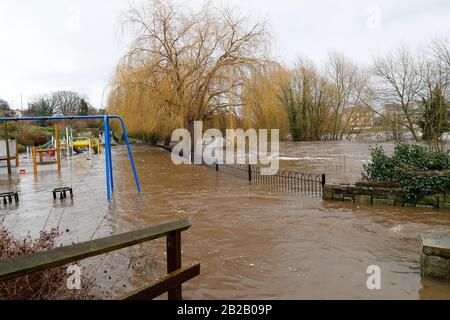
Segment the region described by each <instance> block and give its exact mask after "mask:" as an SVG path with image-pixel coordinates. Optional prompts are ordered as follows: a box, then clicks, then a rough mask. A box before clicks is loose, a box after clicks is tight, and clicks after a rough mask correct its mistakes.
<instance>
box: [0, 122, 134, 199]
mask: <svg viewBox="0 0 450 320" xmlns="http://www.w3.org/2000/svg"><path fill="white" fill-rule="evenodd" d="M76 119H85V120H87V119H103V127H104V133H105V138H104V139H105V165H106V195H107V199H108V201H110V200H111V193H114V173H113V167H112V153H111V140H110V126H109V120H111V119H118V120H119V121H120V124H121V126H122V130H123V137H124V139H125V142H126V145H127V151H128V157H129V159H130V164H131V168H132V170H133V175H134V180H135V183H136V189H137V192H139V193H140V192H141V186H140V184H139V178H138V175H137V171H136V166H135V163H134V159H133V153H132V152H131V146H130V142H129V140H128V133H127V130H126V127H125V123H124V121H123V119H122V117H120V116H116V115H110V116H108V115H105V116H58V117H23V118H0V122H7V121H60V120H76ZM56 143H57V145H59V139H56ZM58 149H59V147H58ZM56 154H57V155H58V154H59V153H58V151H57V152H56Z"/></svg>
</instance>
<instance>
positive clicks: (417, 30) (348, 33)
mask: <svg viewBox="0 0 450 320" xmlns="http://www.w3.org/2000/svg"><path fill="white" fill-rule="evenodd" d="M139 2H142V1H140V0H134V1H133V2H130V1H128V0H63V1H61V0H59V1H58V0H39V1H32V0H0V24H1V27H0V98H3V99H5V100H7V101H9V102H10V103H13V106H14V107H15V108H19V109H20V101H21V99H20V97H21V94H22V95H23V105H24V107H26V105H27V102H28V101H29V100H30V99H32V98H33V97H35V96H36V95H39V94H42V93H48V92H52V91H56V90H73V91H77V92H80V93H81V94H83V95H86V96H87V97H88V98H89V100H90V102H91V103H92V104H93V105H94V106H95V107H97V108H99V107H104V106H105V101H106V99H105V95H106V93H107V91H106V90H107V86H108V83H109V81H110V79H111V77H112V75H113V73H114V68H115V66H116V64H117V62H118V60H119V59H120V57H121V56H123V55H124V54H125V53H126V50H127V47H128V43H129V39H126V37H124V36H123V35H122V34H121V32H120V30H121V29H120V21H121V14H122V13H123V12H124V11H126V10H127V8H128V7H129V5H130V3H139ZM175 2H177V1H175ZM201 2H202V1H200V0H193V1H192V0H191V1H189V2H184V3H185V4H188V5H191V6H198V5H199V4H200V3H201ZM215 3H217V5H223V6H226V5H229V4H231V5H232V6H234V7H238V8H240V10H239V11H240V12H242V13H246V14H249V15H250V16H252V17H253V18H254V19H261V18H265V19H266V20H267V21H268V23H269V27H270V29H271V31H272V34H273V36H274V45H273V53H274V55H275V57H277V58H279V59H282V60H283V61H285V63H287V64H289V63H292V62H293V61H294V60H295V58H296V57H297V56H299V55H301V56H305V57H309V58H311V59H313V60H314V61H316V62H317V63H320V62H322V61H323V60H324V59H325V58H326V55H327V53H328V51H329V50H332V49H333V50H338V51H340V52H342V53H344V54H346V55H347V56H349V57H351V58H353V59H354V60H356V61H358V62H360V63H362V64H369V63H370V62H371V60H372V57H373V56H375V55H378V54H382V53H383V52H386V51H388V50H390V49H392V48H395V47H396V46H398V45H399V44H405V45H409V46H412V47H418V46H421V45H424V44H425V43H426V42H427V41H429V40H430V39H431V38H432V37H434V36H437V35H443V34H448V33H449V32H450V1H448V0H409V1H407V0H395V1H388V0H370V1H367V0H362V1H361V0H345V1H344V0H342V1H336V0H314V1H311V0H309V1H307V0H245V1H242V0H222V1H220V0H216V1H215Z"/></svg>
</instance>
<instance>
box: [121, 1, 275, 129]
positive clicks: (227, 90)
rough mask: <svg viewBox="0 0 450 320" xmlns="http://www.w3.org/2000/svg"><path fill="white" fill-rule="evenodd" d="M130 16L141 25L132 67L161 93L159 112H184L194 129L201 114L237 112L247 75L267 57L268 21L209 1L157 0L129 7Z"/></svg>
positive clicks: (150, 87)
mask: <svg viewBox="0 0 450 320" xmlns="http://www.w3.org/2000/svg"><path fill="white" fill-rule="evenodd" d="M127 22H129V23H131V25H132V27H133V28H134V30H135V31H136V39H135V41H134V43H133V49H132V50H131V51H130V52H129V54H128V55H127V57H126V63H125V65H126V66H127V67H126V68H128V69H127V70H128V71H130V70H131V71H132V72H133V71H137V72H138V73H136V74H135V76H134V77H133V78H134V79H133V80H134V81H137V82H139V83H140V84H139V85H140V87H141V89H142V88H146V90H150V91H153V95H154V96H156V97H158V98H159V99H160V100H159V101H158V102H157V103H155V104H154V105H153V108H155V109H156V110H153V111H152V112H153V113H154V114H161V112H162V114H166V115H167V114H181V115H182V117H183V123H184V126H185V127H186V128H188V129H189V130H192V129H193V122H194V121H196V120H203V121H207V120H211V119H212V118H214V117H216V116H219V115H223V114H236V112H237V110H238V108H239V107H241V104H242V103H241V99H240V97H241V92H242V87H243V85H244V81H243V79H245V77H246V76H248V75H249V73H250V70H251V69H252V68H253V67H254V66H255V65H258V64H260V63H263V62H264V60H265V54H264V53H265V52H266V51H267V50H266V49H267V43H268V41H267V39H268V38H267V37H268V34H267V32H266V29H265V25H264V23H260V22H257V23H254V24H251V23H250V21H249V20H248V19H247V18H245V17H240V16H238V15H236V14H235V12H233V11H232V10H218V9H216V8H214V7H213V6H212V5H211V4H210V3H207V4H206V5H205V6H203V7H202V8H201V10H199V11H198V12H192V11H191V10H189V9H188V8H184V7H180V6H175V5H173V4H172V3H171V2H169V1H163V0H152V1H150V5H148V6H141V7H139V8H134V9H132V10H130V12H129V13H128V16H127ZM137 75H138V76H137ZM167 92H171V94H170V95H168V94H167ZM114 94H115V93H114V90H113V95H114Z"/></svg>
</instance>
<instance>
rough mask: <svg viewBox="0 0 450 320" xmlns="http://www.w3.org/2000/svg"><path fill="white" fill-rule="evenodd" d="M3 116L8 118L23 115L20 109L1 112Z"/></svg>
mask: <svg viewBox="0 0 450 320" xmlns="http://www.w3.org/2000/svg"><path fill="white" fill-rule="evenodd" d="M0 114H1V116H2V117H6V118H21V117H22V116H23V114H22V111H20V110H5V111H1V112H0Z"/></svg>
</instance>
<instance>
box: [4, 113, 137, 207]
mask: <svg viewBox="0 0 450 320" xmlns="http://www.w3.org/2000/svg"><path fill="white" fill-rule="evenodd" d="M83 119H84V120H88V119H102V120H103V128H104V148H105V149H104V153H105V167H106V196H107V199H108V201H110V200H111V194H112V193H114V173H113V166H112V153H111V137H110V132H111V130H110V120H114V119H117V120H119V121H120V124H121V127H122V130H123V137H124V139H125V143H126V146H127V151H128V156H129V159H130V164H131V169H132V171H133V175H134V179H135V183H136V189H137V192H141V187H140V184H139V178H138V175H137V171H136V166H135V163H134V159H133V154H132V152H131V147H130V143H129V140H128V134H127V131H126V127H125V123H124V121H123V119H122V117H120V116H116V115H110V116H106V115H105V116H57V117H23V118H0V122H2V123H3V124H4V127H5V133H6V134H5V137H6V145H7V147H6V149H7V150H6V151H7V152H6V153H7V159H6V160H7V165H8V175H9V176H11V163H10V161H11V160H10V158H11V155H10V151H9V136H8V134H7V122H9V121H11V122H18V121H55V122H57V121H61V120H83ZM52 140H53V139H52ZM71 140H72V141H71ZM62 145H64V148H62ZM43 147H44V148H43ZM71 148H72V149H73V150H75V148H87V149H88V150H90V149H92V150H94V152H95V153H100V152H101V144H100V139H98V140H96V139H89V138H84V140H80V141H75V140H74V139H73V138H71V137H70V135H69V134H68V131H67V129H66V138H65V140H64V143H63V144H61V141H60V139H59V132H58V126H57V125H56V124H55V136H54V146H53V144H48V145H44V146H41V147H38V148H35V147H33V148H32V156H33V169H34V172H35V174H37V167H38V165H39V164H45V163H46V161H44V157H46V158H47V159H48V158H50V159H52V160H50V161H49V162H50V163H54V164H55V163H56V164H57V166H58V174H61V150H62V149H65V150H66V152H67V154H69V150H70V149H71ZM96 150H97V151H96ZM17 153H18V152H16V154H17ZM17 157H18V156H17ZM38 157H39V160H40V161H39V163H38V161H37V158H38ZM17 164H18V160H17ZM52 174H53V172H52ZM14 192H15V191H11V192H8V195H6V196H5V197H6V199H7V200H9V199H11V200H12V198H15V194H14ZM11 193H13V195H12V196H11V198H10V196H9V194H11ZM52 193H53V198H54V199H56V197H57V194H59V196H60V198H61V199H64V198H66V197H67V195H68V194H69V195H70V196H71V197H72V196H73V190H72V188H71V187H69V186H66V187H61V188H54V189H53V190H52ZM2 196H3V194H0V198H1V197H2ZM4 199H5V198H4ZM17 202H18V195H17Z"/></svg>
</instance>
